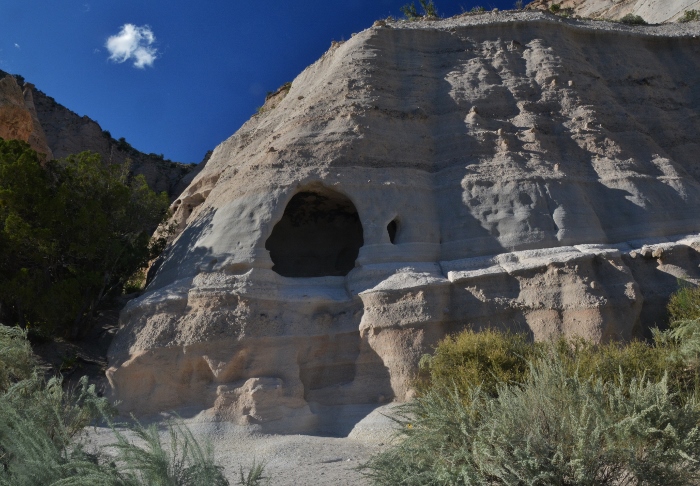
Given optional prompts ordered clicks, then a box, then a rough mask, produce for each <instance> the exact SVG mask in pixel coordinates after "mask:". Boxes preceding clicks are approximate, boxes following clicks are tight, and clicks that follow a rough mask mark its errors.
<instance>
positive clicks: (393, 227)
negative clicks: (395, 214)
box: [386, 219, 399, 245]
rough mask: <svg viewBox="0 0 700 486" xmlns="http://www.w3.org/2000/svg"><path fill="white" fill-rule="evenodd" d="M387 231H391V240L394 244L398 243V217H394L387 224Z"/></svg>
mask: <svg viewBox="0 0 700 486" xmlns="http://www.w3.org/2000/svg"><path fill="white" fill-rule="evenodd" d="M386 231H387V233H389V241H390V242H391V244H392V245H395V244H396V233H398V231H399V222H398V220H397V219H393V220H392V221H391V223H389V224H388V225H386Z"/></svg>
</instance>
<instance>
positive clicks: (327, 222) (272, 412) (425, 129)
mask: <svg viewBox="0 0 700 486" xmlns="http://www.w3.org/2000/svg"><path fill="white" fill-rule="evenodd" d="M698 31H699V29H698V26H697V25H695V26H693V25H687V24H684V25H683V26H672V28H671V27H668V28H666V27H647V28H644V29H642V28H634V27H627V26H623V25H616V26H612V25H610V24H607V23H603V22H585V21H574V20H565V19H560V18H557V17H554V16H551V15H547V14H543V13H538V12H521V13H493V14H485V15H480V16H460V17H456V18H452V19H447V20H442V21H432V22H430V21H421V22H377V23H376V24H375V27H372V28H370V29H368V30H366V31H364V32H362V33H360V34H358V35H355V36H354V37H353V38H352V39H350V40H349V41H347V42H345V43H342V44H338V43H334V45H333V46H332V47H331V49H330V50H329V51H328V52H326V53H325V54H324V55H323V57H322V58H321V59H319V60H318V61H317V62H316V63H315V64H313V65H312V66H310V67H308V68H307V69H306V70H305V71H304V72H302V73H301V74H300V75H299V76H298V77H297V78H296V79H295V80H294V81H293V83H292V85H291V88H290V89H288V91H287V92H286V95H285V96H284V97H283V99H282V95H284V93H281V92H280V93H278V94H276V95H275V97H274V100H273V101H274V103H275V105H274V108H272V107H271V106H266V107H264V108H263V110H261V113H260V114H258V115H256V116H254V117H253V118H252V119H251V120H250V121H248V122H247V123H246V124H245V125H244V126H243V127H242V128H241V129H240V130H239V131H238V132H237V133H236V134H234V135H233V136H232V137H231V138H229V139H228V140H226V141H225V142H223V143H222V144H221V145H219V146H218V147H217V148H216V149H215V150H214V152H213V154H212V156H211V159H210V160H209V163H208V164H207V166H206V167H205V169H204V170H203V171H202V172H201V173H199V174H198V175H197V177H196V178H195V179H194V180H193V182H192V184H190V186H189V187H188V188H187V189H186V190H185V191H184V192H183V194H182V195H181V196H180V197H179V198H178V199H177V200H176V201H175V203H174V209H175V210H176V211H175V216H174V217H175V219H176V221H178V222H179V223H180V224H181V228H182V231H181V233H180V234H179V236H178V237H177V239H176V240H175V241H174V242H173V244H172V245H171V247H170V248H169V250H168V251H167V252H166V254H165V255H164V257H163V258H162V261H161V263H160V266H159V268H158V270H157V272H156V274H155V278H154V279H153V280H152V281H151V283H150V285H149V286H148V288H147V292H146V293H145V294H144V295H142V296H141V297H140V298H138V299H135V300H133V301H131V303H130V304H129V305H127V307H126V308H125V310H124V311H123V312H122V315H121V323H122V327H121V329H120V331H119V332H118V334H117V337H116V338H115V341H114V342H113V344H112V347H111V349H110V356H109V359H110V369H109V371H108V378H109V380H110V383H111V385H112V387H113V392H114V397H115V398H116V399H118V400H120V401H121V405H120V407H121V409H122V410H123V411H124V412H134V413H138V414H147V413H152V412H158V411H163V410H171V409H183V408H185V407H190V409H193V410H205V411H206V413H207V414H210V415H212V416H215V417H219V418H222V419H228V420H234V421H237V422H240V423H259V424H263V426H264V427H274V426H275V424H282V423H285V424H286V425H285V427H287V428H286V429H285V430H287V431H309V430H318V429H319V428H321V429H322V428H323V427H324V425H323V424H324V423H325V422H324V420H326V418H327V417H328V416H329V413H332V414H335V415H334V416H335V417H339V416H341V415H342V414H343V413H350V412H349V411H350V410H351V408H352V407H351V406H352V405H353V404H372V403H374V404H377V403H382V402H385V401H389V400H393V399H398V400H403V399H406V398H408V397H410V396H411V393H412V391H411V379H412V378H413V376H414V374H415V371H416V366H417V363H418V360H419V359H420V357H421V355H422V354H423V353H425V352H428V351H429V350H430V349H431V346H433V345H434V344H435V343H436V342H437V341H438V340H439V339H440V338H442V337H443V336H445V335H446V334H447V333H452V332H457V331H459V330H461V329H464V328H467V327H473V328H476V329H480V328H484V327H486V326H496V327H500V328H506V329H512V330H518V331H524V332H527V333H529V334H530V336H532V337H533V338H534V339H548V338H551V337H553V336H559V335H565V336H582V337H585V338H588V339H593V340H596V341H609V340H614V339H630V338H632V337H635V336H642V335H644V333H645V332H646V331H647V330H648V328H649V326H651V325H654V324H655V323H658V324H663V322H664V318H665V316H664V311H663V309H664V304H665V299H667V298H668V296H669V294H670V293H671V292H673V291H674V290H675V289H676V286H677V279H685V280H687V281H689V282H693V283H698V282H700V280H698V278H700V271H699V269H698V264H699V263H700V253H698V251H700V237H698V236H697V235H698V232H699V231H700V216H699V212H698V211H699V210H700V163H699V162H698V158H697V154H698V153H699V151H700V145H699V144H698V142H700V116H699V113H698V106H700V105H699V103H700V91H698V89H696V87H697V86H700V40H698V39H697V38H696V37H697V35H698V33H699V32H698ZM329 411H332V412H329ZM283 418H284V419H287V420H286V421H283V420H279V419H283Z"/></svg>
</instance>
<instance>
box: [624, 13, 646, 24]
mask: <svg viewBox="0 0 700 486" xmlns="http://www.w3.org/2000/svg"><path fill="white" fill-rule="evenodd" d="M620 22H621V23H623V24H627V25H647V21H646V20H644V19H643V18H642V17H641V16H639V15H634V14H631V13H630V14H627V15H625V16H624V17H622V18H621V19H620Z"/></svg>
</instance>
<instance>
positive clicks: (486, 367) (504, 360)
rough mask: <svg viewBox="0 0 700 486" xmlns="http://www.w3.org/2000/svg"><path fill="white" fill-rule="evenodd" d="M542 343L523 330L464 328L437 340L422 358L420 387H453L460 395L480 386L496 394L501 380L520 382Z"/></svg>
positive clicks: (487, 392)
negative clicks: (529, 336)
mask: <svg viewBox="0 0 700 486" xmlns="http://www.w3.org/2000/svg"><path fill="white" fill-rule="evenodd" d="M541 348H542V346H541V345H539V344H535V343H533V342H531V341H530V340H528V339H527V338H526V336H525V335H524V334H515V333H509V332H505V333H504V332H500V331H496V330H491V329H487V330H484V331H480V332H476V331H473V330H467V331H464V332H462V333H460V334H458V335H455V336H448V337H447V338H445V339H444V340H443V341H441V342H440V344H439V346H438V347H437V348H436V350H435V353H434V354H433V355H425V356H423V358H422V359H421V371H422V373H423V375H422V377H423V380H422V384H421V387H422V388H425V387H428V386H430V387H434V388H438V389H450V390H451V389H456V390H457V392H458V393H459V394H460V395H461V396H468V395H469V390H471V389H473V388H476V387H479V388H480V389H481V390H482V391H483V392H484V393H486V394H489V395H495V393H496V389H497V387H498V386H499V385H500V384H501V383H522V382H523V380H524V378H525V375H526V374H527V372H528V370H529V365H528V360H529V359H531V358H533V357H534V356H536V355H537V353H538V352H539V351H540V350H541Z"/></svg>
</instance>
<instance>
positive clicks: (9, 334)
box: [0, 324, 36, 393]
mask: <svg viewBox="0 0 700 486" xmlns="http://www.w3.org/2000/svg"><path fill="white" fill-rule="evenodd" d="M35 366H36V363H35V359H34V355H33V354H32V348H31V346H30V345H29V341H27V331H23V330H22V329H20V328H18V327H8V326H3V325H2V324H0V393H4V392H5V391H7V389H8V388H9V387H10V385H12V384H13V383H16V382H18V381H21V380H24V379H27V378H29V377H30V376H31V375H32V372H33V371H34V368H35Z"/></svg>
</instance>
